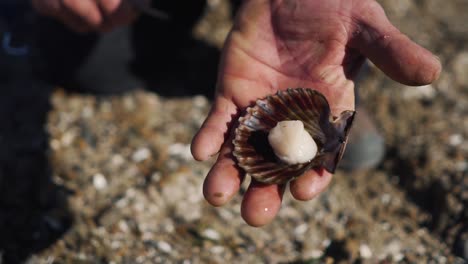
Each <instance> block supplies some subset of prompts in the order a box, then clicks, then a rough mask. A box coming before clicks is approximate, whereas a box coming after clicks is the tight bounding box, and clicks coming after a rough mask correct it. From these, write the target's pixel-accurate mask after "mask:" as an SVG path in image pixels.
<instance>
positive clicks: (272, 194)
mask: <svg viewBox="0 0 468 264" xmlns="http://www.w3.org/2000/svg"><path fill="white" fill-rule="evenodd" d="M284 189H285V185H265V184H262V183H259V182H257V181H252V182H251V183H250V186H249V188H248V189H247V191H246V193H245V194H244V199H243V200H242V205H241V214H242V218H243V219H244V220H245V222H246V223H247V224H249V225H251V226H255V227H259V226H263V225H266V224H268V223H270V222H271V221H272V220H273V219H274V218H275V216H276V214H277V213H278V211H279V209H280V208H281V201H282V199H283V193H284Z"/></svg>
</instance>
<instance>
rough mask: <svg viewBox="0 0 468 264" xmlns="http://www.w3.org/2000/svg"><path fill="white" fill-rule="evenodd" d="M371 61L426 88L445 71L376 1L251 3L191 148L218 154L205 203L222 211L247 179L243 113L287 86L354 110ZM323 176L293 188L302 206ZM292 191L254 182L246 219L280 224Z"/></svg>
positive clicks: (337, 108)
mask: <svg viewBox="0 0 468 264" xmlns="http://www.w3.org/2000/svg"><path fill="white" fill-rule="evenodd" d="M365 58H369V59H370V60H371V61H372V62H373V63H374V64H375V65H377V67H379V68H380V69H381V70H382V71H383V72H385V74H387V75H388V76H389V77H390V78H392V79H394V80H395V81H398V82H401V83H404V84H407V85H424V84H428V83H431V82H432V81H434V80H435V79H437V78H438V76H439V74H440V71H441V65H440V62H439V61H438V59H437V58H436V57H435V56H433V55H432V54H431V53H430V52H429V51H427V50H425V49H424V48H422V47H420V46H418V45H417V44H415V43H414V42H412V41H411V40H409V39H408V38H407V37H406V36H405V35H403V34H402V33H400V32H399V31H398V30H397V29H396V28H395V27H394V26H392V25H391V24H390V22H389V21H388V19H387V18H386V16H385V13H384V11H383V10H382V8H381V6H380V5H379V4H378V3H377V2H376V1H374V0H327V1H323V0H301V1H299V0H272V1H269V0H246V1H244V3H243V5H242V7H241V9H240V10H239V12H238V14H237V17H236V20H235V24H234V27H233V29H232V31H231V32H230V35H229V37H228V39H227V42H226V44H225V46H224V50H223V58H222V61H221V64H220V70H219V75H218V85H217V90H216V97H215V102H214V104H213V107H212V109H211V111H210V113H209V115H208V117H207V119H206V120H205V122H204V124H203V126H202V127H201V129H200V131H199V132H198V133H197V135H196V136H195V138H194V139H193V142H192V154H193V156H194V157H195V158H196V159H197V160H206V159H208V158H210V157H211V156H214V155H216V154H217V153H218V152H219V156H218V159H217V161H216V163H215V164H214V166H213V167H212V169H211V171H210V172H209V174H208V176H207V177H206V179H205V183H204V190H203V191H204V195H205V198H206V200H207V201H208V202H209V203H210V204H212V205H214V206H221V205H223V204H225V203H226V202H228V201H229V200H230V199H231V198H232V197H233V196H234V195H235V194H236V193H237V192H238V190H239V187H240V184H241V182H242V180H243V177H244V175H243V174H242V171H240V170H238V168H237V167H236V165H235V160H234V159H233V156H232V155H231V151H232V143H231V141H232V131H231V130H232V127H233V126H234V125H235V124H236V122H235V120H236V118H237V116H238V114H239V112H240V111H241V110H242V109H244V108H245V107H247V106H249V105H250V104H251V103H253V102H254V101H255V100H256V99H257V98H262V97H265V96H266V95H268V94H273V93H275V92H276V91H277V90H280V89H286V88H288V87H313V88H314V89H317V90H319V91H320V92H322V93H323V94H324V95H325V96H326V98H327V99H328V101H329V103H330V106H331V109H332V112H333V113H334V114H335V115H337V114H338V113H340V112H341V111H343V110H352V109H354V82H353V77H355V75H356V73H357V72H358V70H359V68H360V66H361V65H362V63H363V61H364V59H365ZM330 180H331V175H330V174H329V173H327V172H326V171H324V170H323V169H321V170H317V171H309V172H308V173H306V174H305V175H303V176H301V177H300V178H298V179H296V180H294V181H292V182H291V184H290V191H291V193H292V195H293V196H294V197H295V198H296V199H298V200H310V199H312V198H314V197H315V196H317V195H318V194H319V193H320V192H322V191H323V190H324V189H325V188H326V187H327V185H328V184H329V183H330ZM284 189H285V186H278V185H262V184H260V183H257V182H255V181H253V182H252V183H251V185H250V186H249V188H248V190H247V191H246V193H245V195H244V198H243V202H242V206H241V213H242V217H243V218H244V220H245V221H246V222H247V223H248V224H250V225H252V226H262V225H265V224H267V223H269V222H270V221H272V220H273V218H274V217H275V215H276V214H277V212H278V211H279V209H280V205H281V199H282V195H283V192H284Z"/></svg>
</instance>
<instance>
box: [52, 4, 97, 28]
mask: <svg viewBox="0 0 468 264" xmlns="http://www.w3.org/2000/svg"><path fill="white" fill-rule="evenodd" d="M55 17H56V18H57V19H58V20H60V21H61V22H62V23H63V24H65V25H66V26H67V27H69V28H70V29H72V30H73V31H75V32H79V33H86V32H89V31H91V27H90V26H89V25H88V24H87V23H84V22H83V20H82V19H81V18H80V17H78V16H77V15H75V14H74V13H72V12H70V11H69V10H66V9H64V10H62V11H61V12H60V13H58V14H56V15H55Z"/></svg>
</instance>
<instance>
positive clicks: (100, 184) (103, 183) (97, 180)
mask: <svg viewBox="0 0 468 264" xmlns="http://www.w3.org/2000/svg"><path fill="white" fill-rule="evenodd" d="M93 185H94V188H96V190H102V189H105V188H106V187H107V180H106V177H104V175H102V174H101V173H96V174H94V176H93Z"/></svg>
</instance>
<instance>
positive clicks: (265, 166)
mask: <svg viewBox="0 0 468 264" xmlns="http://www.w3.org/2000/svg"><path fill="white" fill-rule="evenodd" d="M284 120H301V121H302V122H303V123H304V128H305V129H306V130H307V132H309V133H310V135H311V136H312V137H313V138H314V140H315V141H316V143H317V145H318V150H319V151H318V154H317V156H316V157H315V158H314V159H312V160H311V161H309V162H307V163H302V164H295V165H288V164H285V163H283V162H281V161H279V160H278V159H277V158H276V156H275V154H274V152H273V150H272V148H271V146H270V144H269V143H268V133H269V131H270V130H271V129H272V128H273V127H275V126H276V124H277V123H278V122H280V121H284ZM332 120H333V118H331V116H330V107H329V105H328V102H327V100H326V99H325V97H324V96H323V95H322V94H321V93H319V92H317V91H315V90H312V89H304V88H297V89H288V90H286V91H280V92H278V93H277V94H275V95H272V96H268V97H267V98H265V99H261V100H257V102H256V104H255V105H254V106H252V107H249V108H247V109H246V113H245V115H244V116H242V117H241V118H239V126H238V127H237V129H236V131H235V138H234V140H233V143H234V151H233V154H234V156H235V157H236V159H237V161H238V165H239V166H240V167H241V168H242V169H244V170H245V172H246V173H247V174H249V175H251V176H252V177H253V178H254V179H255V180H257V181H260V182H263V183H270V184H281V183H285V182H287V181H289V180H290V179H293V178H295V177H298V176H300V175H302V174H303V173H304V172H305V171H307V170H309V169H311V168H316V167H321V166H322V165H324V163H329V164H327V165H328V166H329V167H333V168H332V170H334V168H335V167H336V163H337V162H338V160H339V158H337V155H335V156H334V157H333V158H331V157H329V156H327V153H326V152H323V150H324V149H327V148H329V147H328V145H327V144H329V143H330V142H338V143H333V144H334V145H336V144H340V143H339V142H341V143H344V142H345V140H341V139H339V138H336V137H343V138H345V137H346V135H340V133H337V132H336V129H335V127H334V125H333V123H332ZM345 134H347V131H346V132H345ZM342 145H343V147H344V144H342ZM339 151H341V152H342V151H343V150H342V149H341V150H339ZM330 158H331V159H330Z"/></svg>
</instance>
